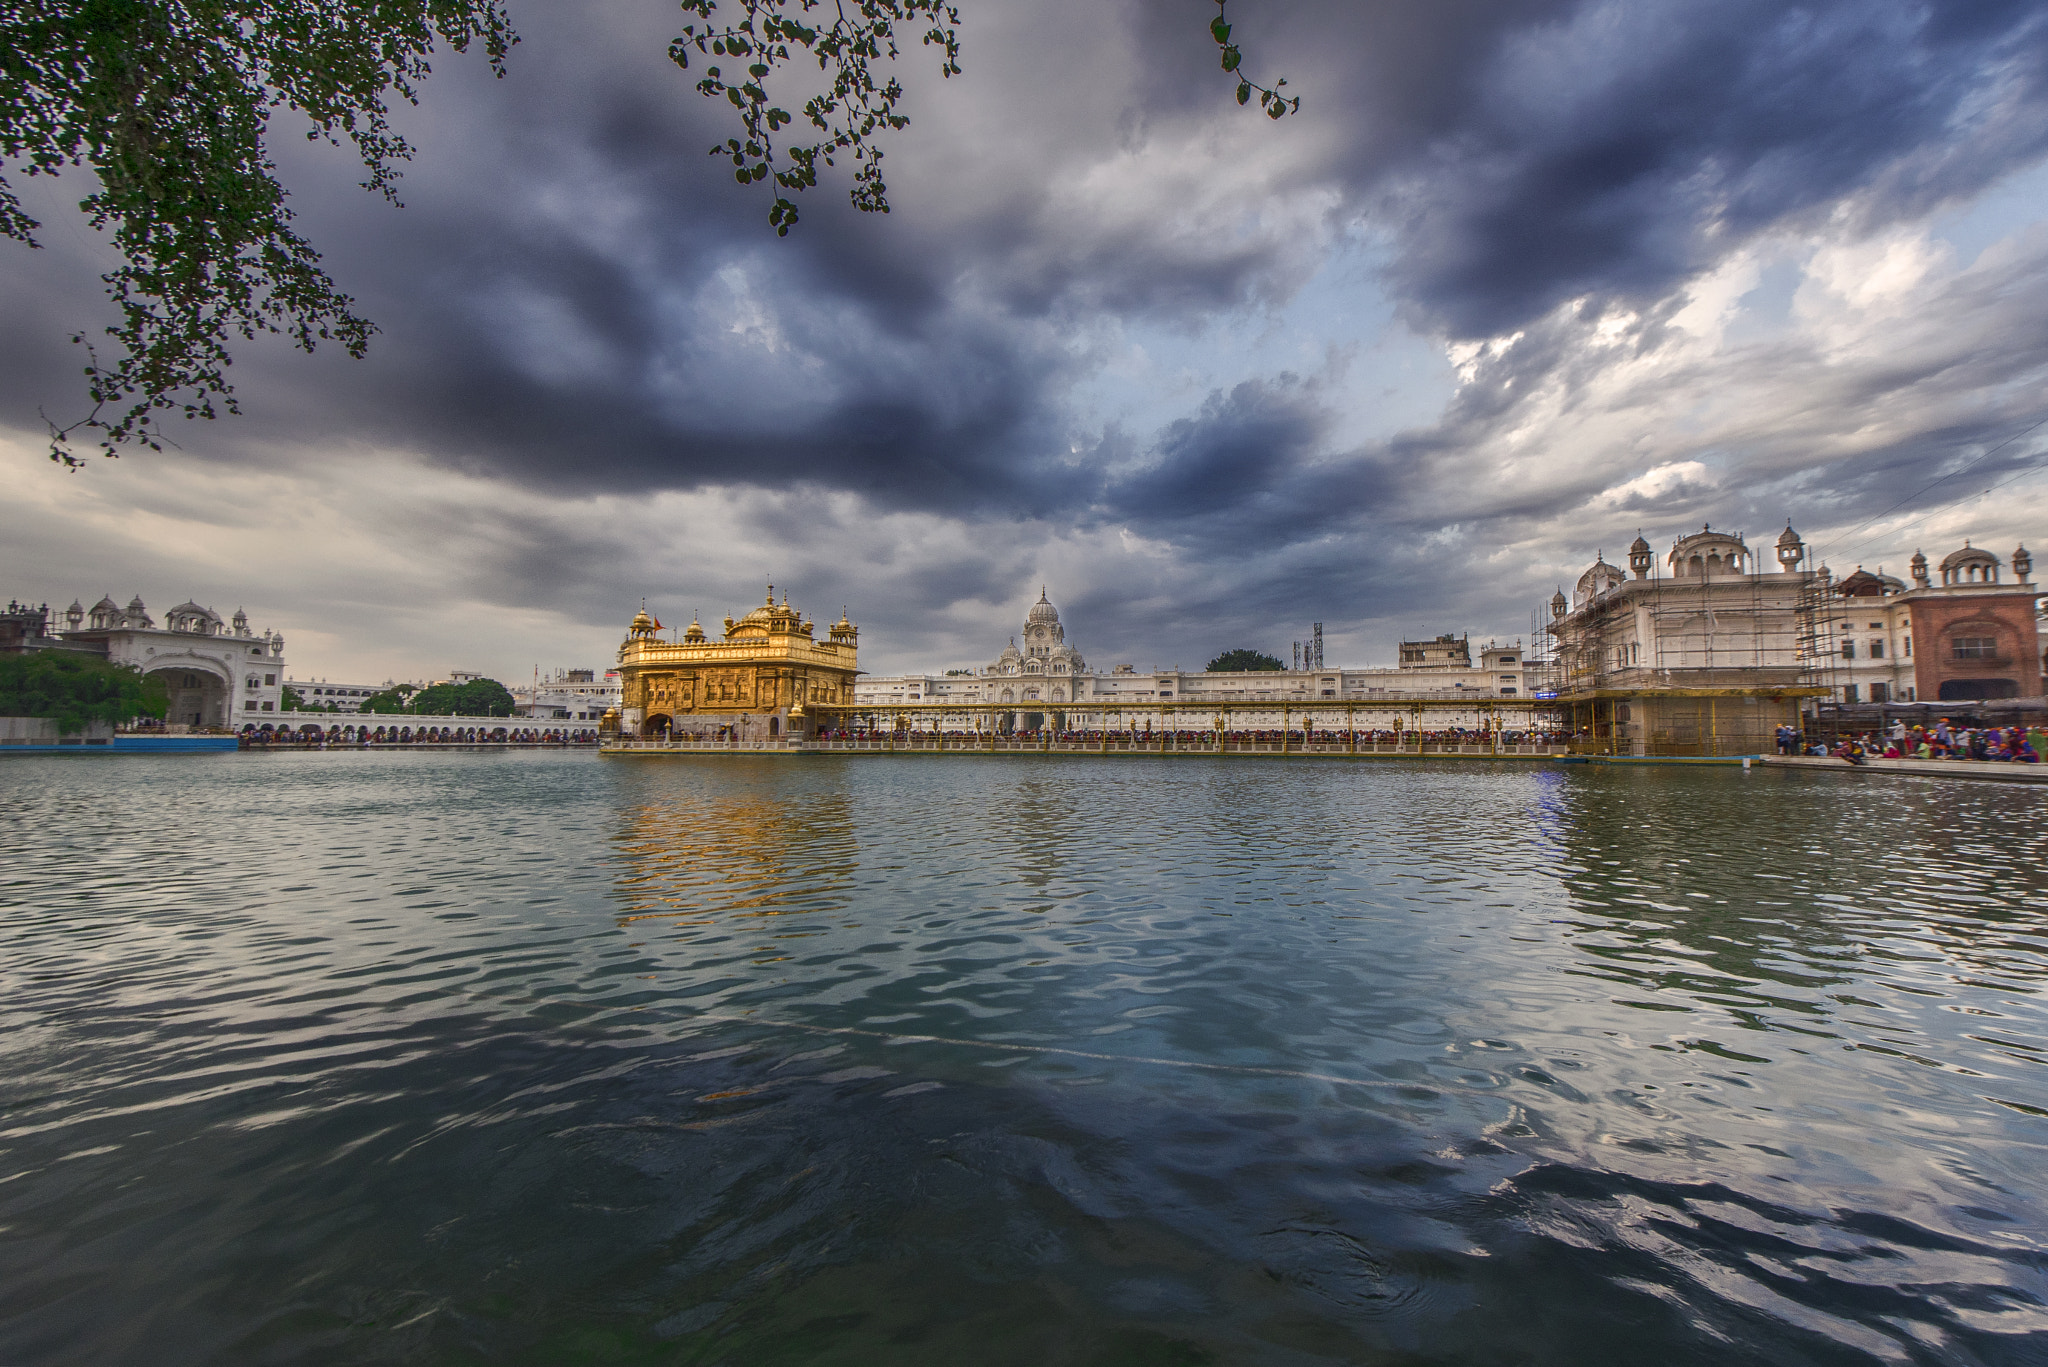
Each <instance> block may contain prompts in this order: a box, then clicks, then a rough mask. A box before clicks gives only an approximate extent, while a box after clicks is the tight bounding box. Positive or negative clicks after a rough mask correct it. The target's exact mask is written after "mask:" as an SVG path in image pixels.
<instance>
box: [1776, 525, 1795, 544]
mask: <svg viewBox="0 0 2048 1367" xmlns="http://www.w3.org/2000/svg"><path fill="white" fill-rule="evenodd" d="M1778 544H1779V545H1780V546H1796V545H1798V544H1799V533H1797V532H1795V531H1793V530H1792V524H1791V523H1789V522H1787V523H1786V524H1785V530H1784V531H1782V532H1779V533H1778Z"/></svg>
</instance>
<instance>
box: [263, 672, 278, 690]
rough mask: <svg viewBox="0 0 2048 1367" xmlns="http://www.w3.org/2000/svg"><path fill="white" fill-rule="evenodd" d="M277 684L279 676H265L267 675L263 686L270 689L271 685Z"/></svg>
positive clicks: (264, 677)
mask: <svg viewBox="0 0 2048 1367" xmlns="http://www.w3.org/2000/svg"><path fill="white" fill-rule="evenodd" d="M276 682H277V675H275V674H265V675H264V676H263V686H264V687H265V688H268V687H270V685H272V684H274V683H276Z"/></svg>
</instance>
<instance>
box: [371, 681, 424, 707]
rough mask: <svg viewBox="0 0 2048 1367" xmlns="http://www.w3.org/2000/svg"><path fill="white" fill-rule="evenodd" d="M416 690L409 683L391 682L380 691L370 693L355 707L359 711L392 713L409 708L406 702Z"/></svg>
mask: <svg viewBox="0 0 2048 1367" xmlns="http://www.w3.org/2000/svg"><path fill="white" fill-rule="evenodd" d="M415 691H416V690H415V689H414V688H413V686H412V685H411V684H393V685H392V686H391V687H389V688H387V689H385V690H384V691H383V692H381V693H372V694H371V695H370V696H369V697H367V698H364V699H363V701H362V705H361V706H360V707H359V708H357V710H358V711H360V712H376V713H394V712H407V711H410V710H411V707H410V705H409V704H408V702H407V699H409V698H410V697H411V696H412V695H413V693H414V692H415Z"/></svg>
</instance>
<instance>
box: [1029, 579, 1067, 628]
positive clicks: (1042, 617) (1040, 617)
mask: <svg viewBox="0 0 2048 1367" xmlns="http://www.w3.org/2000/svg"><path fill="white" fill-rule="evenodd" d="M1059 619H1060V610H1059V609H1058V608H1056V607H1054V606H1053V605H1052V603H1051V601H1050V600H1048V599H1047V598H1046V596H1045V587H1044V586H1043V585H1040V586H1039V590H1038V601H1037V602H1035V603H1033V604H1032V605H1031V612H1030V614H1029V615H1028V616H1026V617H1025V619H1024V620H1025V621H1027V622H1031V623H1039V622H1046V623H1051V622H1057V621H1059Z"/></svg>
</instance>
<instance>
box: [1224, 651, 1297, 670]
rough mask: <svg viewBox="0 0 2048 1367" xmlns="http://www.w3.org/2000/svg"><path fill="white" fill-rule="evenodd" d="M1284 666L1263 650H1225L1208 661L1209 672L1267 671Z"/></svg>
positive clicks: (1283, 667) (1284, 666)
mask: <svg viewBox="0 0 2048 1367" xmlns="http://www.w3.org/2000/svg"><path fill="white" fill-rule="evenodd" d="M1286 667H1287V666H1286V665H1283V664H1281V663H1280V662H1279V661H1278V660H1276V659H1274V658H1273V657H1272V656H1271V655H1268V654H1267V653H1266V652H1265V651H1263V650H1226V651H1224V652H1223V653H1222V654H1221V655H1218V656H1217V657H1216V658H1215V659H1213V660H1211V661H1209V672H1210V673H1211V674H1250V673H1267V672H1270V671H1272V670H1275V669H1285V668H1286Z"/></svg>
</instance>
